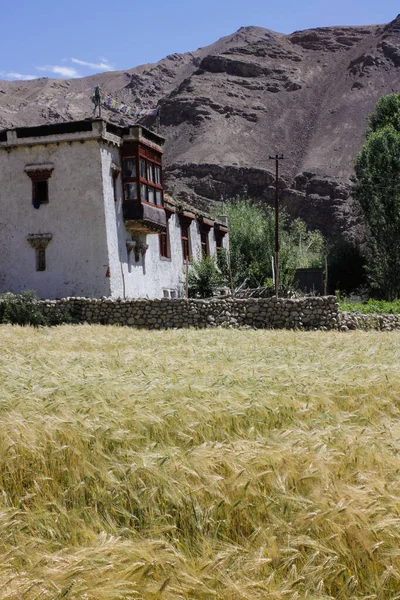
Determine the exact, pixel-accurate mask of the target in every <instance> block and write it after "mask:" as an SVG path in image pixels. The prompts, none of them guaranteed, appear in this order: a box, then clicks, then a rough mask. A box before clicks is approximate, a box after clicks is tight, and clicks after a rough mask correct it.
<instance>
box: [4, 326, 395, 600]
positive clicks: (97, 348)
mask: <svg viewBox="0 0 400 600" xmlns="http://www.w3.org/2000/svg"><path fill="white" fill-rule="evenodd" d="M0 334H1V340H2V345H1V350H0V597H1V598H2V600H56V599H57V600H60V599H61V598H66V599H67V600H117V599H135V600H136V599H144V600H150V599H151V600H156V599H157V600H158V599H164V600H181V599H182V600H183V599H200V600H203V599H204V600H206V599H207V600H209V599H221V600H222V599H223V600H236V599H237V600H264V599H271V600H280V599H282V600H284V599H285V600H286V599H289V600H300V599H303V598H307V599H309V600H327V599H328V598H331V599H348V598H349V599H353V600H356V599H357V600H358V599H360V600H361V599H363V600H367V599H368V600H372V599H376V600H389V599H391V600H395V599H396V598H397V599H398V598H400V549H399V548H400V488H399V476H400V454H399V453H400V419H399V417H400V377H399V375H400V332H392V333H376V332H373V333H364V332H352V333H346V334H341V333H337V332H331V333H323V332H315V333H304V332H303V333H301V332H290V331H287V332H273V331H234V330H207V331H193V330H191V331H189V330H188V331H185V330H181V331H158V332H157V331H155V332H147V331H135V330H132V329H128V328H113V327H101V326H62V327H58V328H42V329H36V330H35V329H33V328H22V327H12V326H2V327H0Z"/></svg>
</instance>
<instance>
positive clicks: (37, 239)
mask: <svg viewBox="0 0 400 600" xmlns="http://www.w3.org/2000/svg"><path fill="white" fill-rule="evenodd" d="M52 239H53V234H52V233H30V234H29V235H28V236H27V238H26V240H27V242H28V244H30V246H32V248H35V250H46V248H47V246H48V245H49V243H50V242H51V240H52Z"/></svg>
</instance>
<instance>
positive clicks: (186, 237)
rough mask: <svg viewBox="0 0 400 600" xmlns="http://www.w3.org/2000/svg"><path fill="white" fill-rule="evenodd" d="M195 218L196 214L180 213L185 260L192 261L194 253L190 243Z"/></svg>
mask: <svg viewBox="0 0 400 600" xmlns="http://www.w3.org/2000/svg"><path fill="white" fill-rule="evenodd" d="M193 219H194V214H192V213H188V212H183V213H181V214H180V215H179V221H180V225H181V239H182V254H183V261H184V262H186V261H190V260H191V255H192V248H191V243H190V225H191V223H192V221H193Z"/></svg>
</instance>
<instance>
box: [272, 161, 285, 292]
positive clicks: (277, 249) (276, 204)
mask: <svg viewBox="0 0 400 600" xmlns="http://www.w3.org/2000/svg"><path fill="white" fill-rule="evenodd" d="M283 159H284V157H283V154H281V155H280V156H279V154H275V156H270V157H269V160H274V161H275V252H274V266H275V296H276V297H278V290H279V161H280V160H283Z"/></svg>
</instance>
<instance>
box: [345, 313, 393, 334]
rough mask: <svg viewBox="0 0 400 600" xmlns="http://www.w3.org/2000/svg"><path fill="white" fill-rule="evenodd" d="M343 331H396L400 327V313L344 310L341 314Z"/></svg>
mask: <svg viewBox="0 0 400 600" xmlns="http://www.w3.org/2000/svg"><path fill="white" fill-rule="evenodd" d="M339 324H340V327H339V328H340V330H341V331H348V330H349V329H350V330H353V329H362V330H364V331H394V330H395V329H400V315H364V314H362V313H350V312H342V313H340V315H339Z"/></svg>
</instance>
